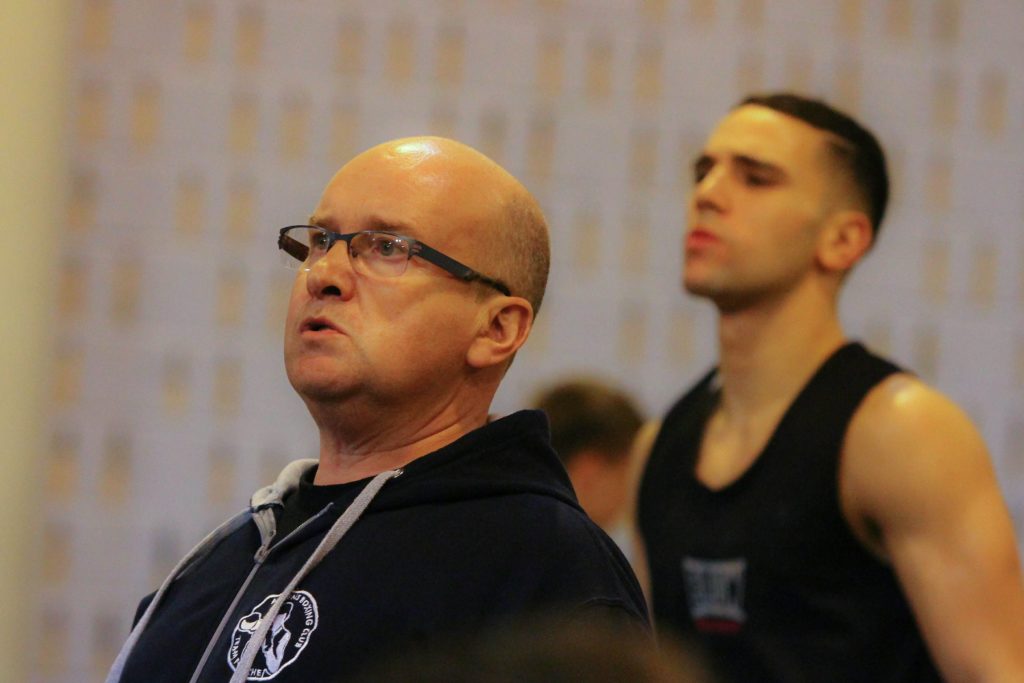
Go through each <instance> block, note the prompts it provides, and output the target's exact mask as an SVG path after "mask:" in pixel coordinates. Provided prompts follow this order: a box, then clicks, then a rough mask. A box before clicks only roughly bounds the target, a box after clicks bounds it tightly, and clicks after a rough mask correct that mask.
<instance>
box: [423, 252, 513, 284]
mask: <svg viewBox="0 0 1024 683" xmlns="http://www.w3.org/2000/svg"><path fill="white" fill-rule="evenodd" d="M417 246H418V248H419V250H418V252H417V255H418V256H419V257H420V258H423V259H426V260H427V261H430V262H431V263H433V264H434V265H436V266H440V267H441V268H444V269H445V270H447V271H448V272H449V273H451V274H452V275H454V276H455V277H457V278H459V279H460V280H463V281H465V282H480V283H482V284H485V285H487V286H488V287H493V288H494V289H496V290H498V291H499V292H501V293H502V294H504V295H505V296H511V295H512V290H510V289H509V288H508V285H506V284H505V283H504V282H502V281H501V280H495V279H494V278H490V277H487V276H486V275H484V274H483V273H481V272H479V271H476V270H473V269H472V268H470V267H469V266H467V265H465V264H463V263H460V262H458V261H456V260H455V259H453V258H452V257H451V256H447V255H446V254H442V253H441V252H439V251H437V250H436V249H433V248H431V247H428V246H427V245H426V244H423V243H422V242H420V243H418V245H417Z"/></svg>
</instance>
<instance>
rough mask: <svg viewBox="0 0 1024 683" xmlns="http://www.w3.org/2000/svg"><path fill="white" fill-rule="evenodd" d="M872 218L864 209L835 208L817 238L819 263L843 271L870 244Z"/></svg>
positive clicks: (852, 264) (854, 263) (849, 266)
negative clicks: (841, 209)
mask: <svg viewBox="0 0 1024 683" xmlns="http://www.w3.org/2000/svg"><path fill="white" fill-rule="evenodd" d="M873 239H874V233H873V231H872V229H871V219H869V218H868V217H867V214H865V213H864V212H863V211H855V210H852V209H849V210H843V211H837V212H835V213H834V214H833V215H832V216H831V217H830V218H829V219H828V221H827V223H826V224H825V227H824V229H822V231H821V235H820V237H819V239H818V264H819V265H820V266H821V267H822V268H824V269H825V270H828V271H832V272H846V271H849V270H850V269H851V268H853V266H854V265H856V263H857V261H859V260H860V259H861V257H862V256H864V254H865V253H867V251H868V249H870V248H871V242H872V240H873Z"/></svg>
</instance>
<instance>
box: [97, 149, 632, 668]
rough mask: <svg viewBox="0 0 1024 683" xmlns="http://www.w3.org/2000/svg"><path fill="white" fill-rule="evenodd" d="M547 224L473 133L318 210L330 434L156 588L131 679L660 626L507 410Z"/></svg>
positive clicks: (376, 152)
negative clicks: (418, 646)
mask: <svg viewBox="0 0 1024 683" xmlns="http://www.w3.org/2000/svg"><path fill="white" fill-rule="evenodd" d="M548 244H549V240H548V231H547V225H546V223H545V220H544V217H543V214H542V213H541V211H540V208H539V207H538V206H537V203H536V201H535V200H534V199H533V197H532V196H531V195H530V193H529V192H528V191H527V190H526V188H524V187H523V186H522V185H521V184H520V183H519V181H517V180H516V179H515V178H514V177H512V176H511V175H510V174H509V173H508V172H507V171H505V170H504V169H502V168H501V167H500V166H498V165H497V164H495V163H494V162H493V161H491V160H490V159H488V158H487V157H485V156H484V155H482V154H480V153H479V152H477V151H476V150H473V149H471V148H469V147H467V146H465V145H463V144H460V143H458V142H455V141H453V140H448V139H444V138H434V137H421V138H407V139H401V140H394V141H391V142H387V143H384V144H381V145H378V146H376V147H374V148H372V149H370V150H368V151H366V152H364V153H362V154H360V155H358V156H356V157H355V158H354V159H353V160H352V161H350V162H349V163H348V164H346V165H345V166H344V167H342V168H341V170H339V171H338V172H337V173H336V174H335V176H334V177H333V178H332V179H331V181H330V182H329V183H328V185H327V187H326V189H325V190H324V192H323V195H322V196H321V199H320V202H319V204H318V206H317V207H316V209H315V211H314V212H313V215H312V216H311V217H310V218H309V221H308V224H307V225H297V226H289V227H286V228H283V229H281V231H280V233H279V238H278V247H279V249H280V251H281V254H282V257H283V258H284V259H285V260H286V261H287V262H288V263H291V264H292V265H293V266H294V268H295V269H296V276H295V282H294V286H293V288H292V294H291V298H290V301H289V308H288V315H287V319H286V321H285V335H284V360H285V368H286V370H287V374H288V378H289V381H290V382H291V384H292V386H293V388H294V389H295V391H296V392H297V393H298V395H299V396H300V397H301V398H302V399H303V401H304V402H305V404H306V407H307V408H308V410H309V412H310V415H311V416H312V418H313V422H314V423H315V425H316V427H317V429H318V434H319V440H320V450H319V454H318V456H319V457H318V458H316V459H309V460H300V461H296V462H294V463H291V464H290V465H288V466H287V467H286V468H285V469H284V471H282V473H281V474H280V476H279V477H278V479H277V481H276V482H275V483H274V484H272V485H271V486H268V487H266V488H263V489H261V490H259V491H257V492H256V493H255V494H254V495H253V497H252V500H251V503H250V507H249V508H248V509H247V510H245V511H243V512H242V513H241V514H239V515H238V516H237V517H235V518H233V519H231V520H229V521H228V522H226V523H225V524H224V525H222V526H221V527H219V528H218V529H217V530H215V531H214V532H212V533H211V534H210V535H209V536H208V537H207V538H206V539H205V540H204V541H203V542H201V543H200V544H199V545H198V546H197V547H196V548H195V549H194V550H193V551H192V552H191V553H189V555H188V556H186V558H185V559H183V560H182V561H181V562H180V563H179V565H178V566H177V567H176V568H175V569H174V570H173V571H172V573H171V575H170V576H169V577H168V579H167V580H166V581H165V582H164V584H163V585H162V586H161V587H160V588H159V590H158V591H157V592H156V593H155V594H154V595H151V596H149V597H148V598H146V599H145V600H144V601H143V602H142V604H141V605H140V606H139V610H138V613H137V616H136V620H135V624H134V627H133V629H132V631H131V634H130V636H129V638H128V641H127V642H126V643H125V645H124V647H123V648H122V650H121V653H120V654H119V656H118V658H117V660H116V661H115V663H114V665H113V667H112V670H111V672H110V675H109V677H108V681H109V682H111V683H113V682H115V681H119V682H121V683H143V682H144V683H158V682H166V683H182V682H183V681H192V682H194V683H195V682H199V683H205V682H214V681H216V682H217V683H223V682H224V681H230V682H231V683H241V682H242V681H246V680H271V679H272V680H274V681H275V682H277V683H288V682H289V681H302V682H306V681H323V680H328V679H330V678H333V677H348V676H351V675H355V674H356V673H357V672H358V671H359V669H360V668H362V667H363V666H364V665H365V664H366V663H367V662H370V661H374V660H377V659H380V658H382V657H388V656H391V655H392V653H393V652H394V651H395V650H396V649H398V650H399V651H401V648H402V646H403V643H404V642H406V641H412V640H417V639H421V638H424V637H428V636H433V635H436V634H439V633H445V632H447V631H450V630H456V629H460V630H466V629H480V628H484V627H485V626H486V625H488V624H489V623H491V622H492V621H497V620H501V619H503V618H508V617H511V616H515V615H522V614H527V613H531V612H534V611H538V610H546V611H550V610H566V611H571V612H572V613H573V614H574V615H576V616H577V617H579V618H583V619H584V620H586V619H587V618H595V619H596V618H601V619H604V618H613V619H614V620H616V621H618V622H621V623H622V624H623V626H624V627H626V628H629V629H631V630H638V631H641V632H644V631H646V630H647V629H646V625H647V613H646V606H645V604H644V598H643V595H642V593H641V591H640V587H639V585H638V584H637V581H636V579H635V577H634V576H633V573H632V572H631V570H630V568H629V565H628V563H627V562H626V560H625V558H624V557H623V555H622V553H621V552H619V550H618V548H616V547H615V545H614V543H613V542H612V541H611V540H609V539H608V538H607V537H606V536H605V535H604V534H602V533H601V531H600V529H599V528H598V527H597V526H596V525H595V524H594V523H593V522H592V521H591V520H590V519H588V518H587V517H586V515H585V514H584V512H583V511H582V509H581V508H580V507H579V505H578V503H577V502H576V498H575V496H574V495H573V492H572V488H571V485H570V483H569V480H568V477H567V476H566V474H565V471H564V469H563V468H562V466H561V464H560V463H559V462H558V460H557V458H556V456H555V454H554V452H553V451H552V449H551V447H550V445H549V440H548V430H547V423H546V421H545V419H544V416H543V415H542V414H541V413H540V412H538V411H521V412H518V413H514V414H512V415H509V416H507V417H505V418H502V419H498V420H494V421H491V420H489V418H488V409H489V407H490V404H491V401H492V399H493V397H494V394H495V392H496V391H497V389H498V385H499V384H500V382H501V379H502V377H503V376H504V374H505V371H506V370H507V369H508V366H509V364H510V363H511V362H512V358H513V356H514V355H515V353H516V351H517V350H518V349H519V348H520V347H521V346H522V345H523V343H524V342H525V341H526V339H527V337H528V335H529V333H530V329H531V327H532V325H533V321H534V316H535V315H536V312H537V311H538V310H539V308H540V304H541V300H542V298H543V295H544V289H545V284H546V280H547V270H548V262H549V246H548Z"/></svg>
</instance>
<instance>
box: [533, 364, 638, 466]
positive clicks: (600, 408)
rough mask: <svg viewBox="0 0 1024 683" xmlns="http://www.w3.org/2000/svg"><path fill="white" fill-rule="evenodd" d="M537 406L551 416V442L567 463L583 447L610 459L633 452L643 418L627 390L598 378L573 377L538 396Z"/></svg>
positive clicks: (535, 401) (621, 457)
mask: <svg viewBox="0 0 1024 683" xmlns="http://www.w3.org/2000/svg"><path fill="white" fill-rule="evenodd" d="M533 404H534V407H536V408H539V409H541V410H543V411H544V412H545V413H547V415H548V421H549V422H550V424H551V445H552V447H553V448H554V449H555V452H556V453H558V457H559V458H560V459H561V460H562V462H563V463H568V462H569V461H571V460H572V459H573V457H574V456H575V455H576V454H577V453H579V452H580V451H583V450H593V451H595V452H597V453H600V454H601V455H603V456H605V457H606V458H607V459H608V460H609V461H616V460H624V459H626V458H627V457H628V455H629V450H630V448H631V446H632V445H633V440H634V439H635V438H636V434H637V432H638V431H639V430H640V427H641V426H643V418H642V417H641V415H640V411H639V410H638V409H637V407H636V405H635V404H634V403H633V400H632V399H631V398H630V397H629V396H628V395H627V394H626V393H625V392H624V391H621V390H619V389H616V388H615V387H612V386H610V385H608V384H606V383H604V382H601V381H599V380H596V379H585V378H581V379H573V380H567V381H565V382H561V383H559V384H556V385H554V386H552V387H550V388H548V389H547V390H545V391H544V392H543V393H541V395H540V396H538V397H537V398H536V399H535V400H534V402H533Z"/></svg>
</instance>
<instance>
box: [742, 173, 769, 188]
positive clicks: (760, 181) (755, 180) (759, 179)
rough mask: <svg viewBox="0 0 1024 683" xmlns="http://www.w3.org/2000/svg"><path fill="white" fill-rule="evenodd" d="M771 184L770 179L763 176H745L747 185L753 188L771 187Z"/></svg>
mask: <svg viewBox="0 0 1024 683" xmlns="http://www.w3.org/2000/svg"><path fill="white" fill-rule="evenodd" d="M773 182H774V181H773V180H772V178H770V177H768V176H765V175H759V174H757V173H750V174H748V175H747V185H751V186H753V187H763V186H765V185H771V184H772V183H773Z"/></svg>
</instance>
